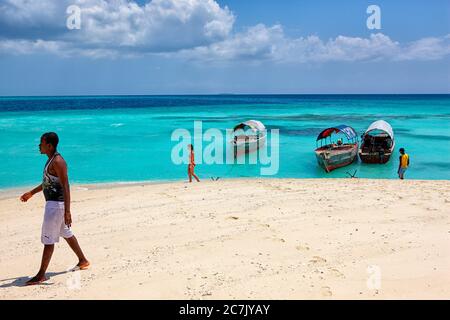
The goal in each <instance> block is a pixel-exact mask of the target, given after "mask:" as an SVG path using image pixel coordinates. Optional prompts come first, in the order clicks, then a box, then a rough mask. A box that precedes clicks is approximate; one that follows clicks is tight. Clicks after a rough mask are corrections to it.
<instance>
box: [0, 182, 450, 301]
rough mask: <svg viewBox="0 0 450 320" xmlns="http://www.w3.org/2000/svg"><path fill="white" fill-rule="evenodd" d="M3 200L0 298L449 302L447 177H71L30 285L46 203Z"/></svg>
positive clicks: (14, 195)
mask: <svg viewBox="0 0 450 320" xmlns="http://www.w3.org/2000/svg"><path fill="white" fill-rule="evenodd" d="M22 191H27V190H14V191H10V192H9V193H8V194H6V193H4V194H3V195H2V197H1V200H0V299H418V298H424V299H450V245H449V244H450V181H418V180H416V181H413V180H405V181H399V180H365V179H341V180H339V179H333V180H331V179H314V180H296V179H254V180H219V181H216V182H213V181H206V180H205V181H203V182H201V183H192V184H188V183H186V182H176V183H161V184H135V185H117V186H108V185H103V186H102V185H83V186H80V185H73V186H72V216H73V220H74V222H73V226H72V229H73V231H74V233H75V235H76V236H77V238H78V240H79V242H80V245H81V247H82V248H83V250H84V251H85V254H86V256H87V257H88V259H89V260H90V261H91V263H92V266H91V268H90V269H89V270H86V271H81V272H66V270H68V269H69V268H70V267H72V266H74V265H75V264H76V262H77V260H76V257H75V255H74V254H73V253H72V251H71V250H70V248H69V247H68V246H67V244H66V243H65V241H64V240H62V239H61V242H60V243H59V244H57V245H56V248H55V253H54V255H53V258H52V261H51V263H50V267H49V270H48V273H47V275H48V276H50V279H49V280H48V281H47V282H45V283H44V284H43V285H40V286H33V287H24V286H23V284H24V282H25V281H26V280H27V279H28V277H29V276H33V275H34V274H35V273H36V272H37V270H38V268H39V263H40V259H41V253H42V245H41V243H40V229H41V222H42V217H43V208H44V199H43V196H42V195H36V196H35V197H33V198H32V199H30V201H29V202H27V203H21V202H20V201H19V199H18V196H19V195H20V194H21V192H22Z"/></svg>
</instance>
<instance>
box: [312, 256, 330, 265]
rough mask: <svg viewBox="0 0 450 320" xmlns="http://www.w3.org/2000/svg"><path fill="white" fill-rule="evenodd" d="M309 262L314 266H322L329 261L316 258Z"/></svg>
mask: <svg viewBox="0 0 450 320" xmlns="http://www.w3.org/2000/svg"><path fill="white" fill-rule="evenodd" d="M309 262H312V263H314V264H322V263H326V262H327V260H326V259H324V258H322V257H319V256H314V257H313V258H312V259H311V260H309Z"/></svg>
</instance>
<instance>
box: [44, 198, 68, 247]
mask: <svg viewBox="0 0 450 320" xmlns="http://www.w3.org/2000/svg"><path fill="white" fill-rule="evenodd" d="M72 236H73V233H72V231H71V230H70V228H69V227H68V226H66V224H65V221H64V202H59V201H47V202H46V203H45V212H44V222H43V223H42V234H41V242H42V243H43V244H47V245H48V244H55V243H56V242H59V237H63V238H66V239H67V238H70V237H72Z"/></svg>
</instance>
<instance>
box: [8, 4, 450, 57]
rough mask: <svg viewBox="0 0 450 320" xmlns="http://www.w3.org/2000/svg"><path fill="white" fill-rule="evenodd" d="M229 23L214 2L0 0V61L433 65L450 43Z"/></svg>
mask: <svg viewBox="0 0 450 320" xmlns="http://www.w3.org/2000/svg"><path fill="white" fill-rule="evenodd" d="M72 4H75V5H78V6H79V7H80V8H81V23H82V25H81V29H80V30H68V29H67V28H66V18H67V14H66V8H67V7H68V6H69V5H72ZM234 21H235V16H234V15H233V13H232V12H231V11H230V10H229V9H228V8H227V7H220V6H219V4H218V3H217V2H216V1H214V0H152V1H150V2H147V3H146V4H144V5H139V4H137V3H136V2H135V1H132V0H109V1H107V0H3V1H2V2H1V3H0V53H1V52H3V53H5V52H8V53H19V54H25V53H35V52H47V53H53V54H60V55H65V56H71V55H84V56H89V57H97V58H98V57H123V56H133V55H143V54H164V55H166V56H170V57H173V56H175V57H181V58H183V59H193V60H197V61H210V62H223V61H228V62H232V61H239V60H245V61H255V62H259V61H274V62H279V63H310V62H317V63H320V62H329V61H377V60H391V61H405V60H437V59H442V58H444V57H446V56H448V55H449V54H450V35H447V36H444V37H429V38H424V39H419V40H417V41H414V42H411V43H406V44H401V43H399V42H397V41H394V40H392V39H391V38H390V37H389V36H387V35H384V34H382V33H377V34H371V35H370V36H368V37H367V38H361V37H348V36H342V35H340V36H337V37H336V38H334V39H328V40H322V39H320V38H319V37H317V36H314V35H312V36H307V37H299V38H292V37H289V36H287V35H286V34H285V33H284V31H283V28H282V26H281V25H274V26H271V27H267V26H265V25H263V24H258V25H255V26H252V27H250V28H248V29H247V30H244V31H243V32H235V33H233V32H232V31H233V30H232V29H233V24H234Z"/></svg>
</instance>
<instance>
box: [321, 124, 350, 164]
mask: <svg viewBox="0 0 450 320" xmlns="http://www.w3.org/2000/svg"><path fill="white" fill-rule="evenodd" d="M333 133H335V134H338V133H340V135H339V136H341V137H345V138H346V140H347V141H346V142H343V140H342V138H340V139H338V140H337V141H336V142H335V141H334V140H333V138H335V137H336V135H334V136H333V137H332V135H333ZM319 141H320V147H319ZM316 146H317V149H316V150H315V153H316V158H317V163H318V164H319V165H320V166H321V167H322V168H324V169H325V171H326V172H331V171H333V170H334V169H337V168H340V167H344V166H348V165H349V164H351V163H353V161H355V159H356V158H357V155H358V137H357V135H356V132H355V130H354V129H353V128H352V127H349V126H347V125H339V126H336V127H332V128H327V129H325V130H323V131H322V132H321V133H320V134H319V136H318V137H317V140H316Z"/></svg>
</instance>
